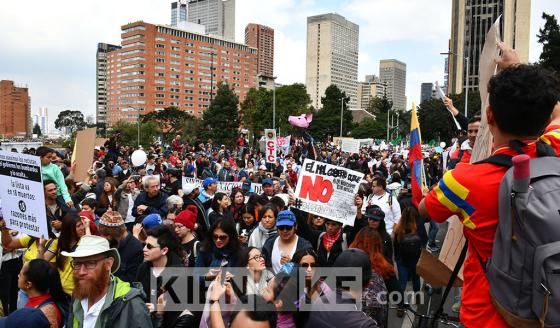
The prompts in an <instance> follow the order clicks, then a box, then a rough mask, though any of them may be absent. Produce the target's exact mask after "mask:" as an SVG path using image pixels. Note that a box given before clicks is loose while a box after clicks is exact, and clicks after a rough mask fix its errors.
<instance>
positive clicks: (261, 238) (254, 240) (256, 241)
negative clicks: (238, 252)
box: [249, 222, 277, 249]
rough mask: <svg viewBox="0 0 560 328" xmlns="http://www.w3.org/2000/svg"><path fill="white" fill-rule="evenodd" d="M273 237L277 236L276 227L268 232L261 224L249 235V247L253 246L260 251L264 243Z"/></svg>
mask: <svg viewBox="0 0 560 328" xmlns="http://www.w3.org/2000/svg"><path fill="white" fill-rule="evenodd" d="M275 235H277V232H276V227H274V228H272V229H270V230H269V229H266V228H265V227H263V225H262V222H261V223H259V225H258V226H257V228H256V229H255V231H253V233H251V237H249V246H254V247H257V248H259V249H261V248H262V247H263V246H264V243H265V241H266V240H267V239H268V238H270V237H272V236H275Z"/></svg>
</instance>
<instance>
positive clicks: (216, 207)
mask: <svg viewBox="0 0 560 328" xmlns="http://www.w3.org/2000/svg"><path fill="white" fill-rule="evenodd" d="M224 197H227V195H226V194H224V193H223V192H217V193H216V194H215V195H214V198H213V199H212V204H211V205H210V207H211V208H212V210H214V212H216V213H221V214H223V213H222V212H223V211H222V210H221V208H220V203H218V201H222V199H224Z"/></svg>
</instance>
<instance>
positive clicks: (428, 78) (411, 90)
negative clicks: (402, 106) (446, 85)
mask: <svg viewBox="0 0 560 328" xmlns="http://www.w3.org/2000/svg"><path fill="white" fill-rule="evenodd" d="M443 74H444V71H443V65H442V66H441V67H440V66H432V67H430V68H429V70H426V71H410V72H407V76H406V91H407V92H406V95H407V108H411V104H412V102H413V101H414V103H415V104H416V105H419V104H420V86H421V85H422V83H433V84H434V85H435V83H436V81H438V83H439V85H440V86H441V85H443Z"/></svg>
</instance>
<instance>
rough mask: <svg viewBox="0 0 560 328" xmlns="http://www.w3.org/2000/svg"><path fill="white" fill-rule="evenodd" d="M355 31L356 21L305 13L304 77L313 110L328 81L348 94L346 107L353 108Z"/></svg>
mask: <svg viewBox="0 0 560 328" xmlns="http://www.w3.org/2000/svg"><path fill="white" fill-rule="evenodd" d="M359 33H360V27H359V26H358V25H357V24H354V23H352V22H350V21H349V20H346V19H345V18H344V17H342V16H340V15H338V14H332V13H331V14H324V15H317V16H311V17H307V60H306V74H305V81H306V87H307V93H308V94H309V96H310V97H311V101H312V105H313V107H315V109H316V110H318V109H320V108H321V106H322V105H321V97H323V96H324V94H325V90H326V89H327V87H329V86H330V85H331V84H334V85H336V86H337V87H338V88H340V89H341V90H342V91H344V92H345V93H346V96H349V97H350V103H349V104H348V105H349V107H350V108H356V105H357V87H358V41H359Z"/></svg>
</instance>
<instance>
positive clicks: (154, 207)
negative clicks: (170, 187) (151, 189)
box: [132, 191, 169, 220]
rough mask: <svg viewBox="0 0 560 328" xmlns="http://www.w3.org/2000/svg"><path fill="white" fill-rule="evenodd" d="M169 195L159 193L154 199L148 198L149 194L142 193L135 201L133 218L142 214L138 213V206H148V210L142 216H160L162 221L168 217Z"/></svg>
mask: <svg viewBox="0 0 560 328" xmlns="http://www.w3.org/2000/svg"><path fill="white" fill-rule="evenodd" d="M168 197H169V196H167V194H165V193H164V192H162V191H160V192H158V194H157V196H156V197H154V198H150V197H148V193H146V192H145V191H142V192H141V193H140V194H139V195H138V197H136V200H135V201H134V207H133V208H132V216H134V217H136V218H137V217H138V216H140V214H138V212H137V211H136V209H137V208H138V205H146V206H148V208H147V209H146V210H145V211H144V213H142V214H141V215H148V214H153V213H155V214H159V215H160V216H161V218H162V220H163V219H164V218H165V216H166V215H167V198H168Z"/></svg>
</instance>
